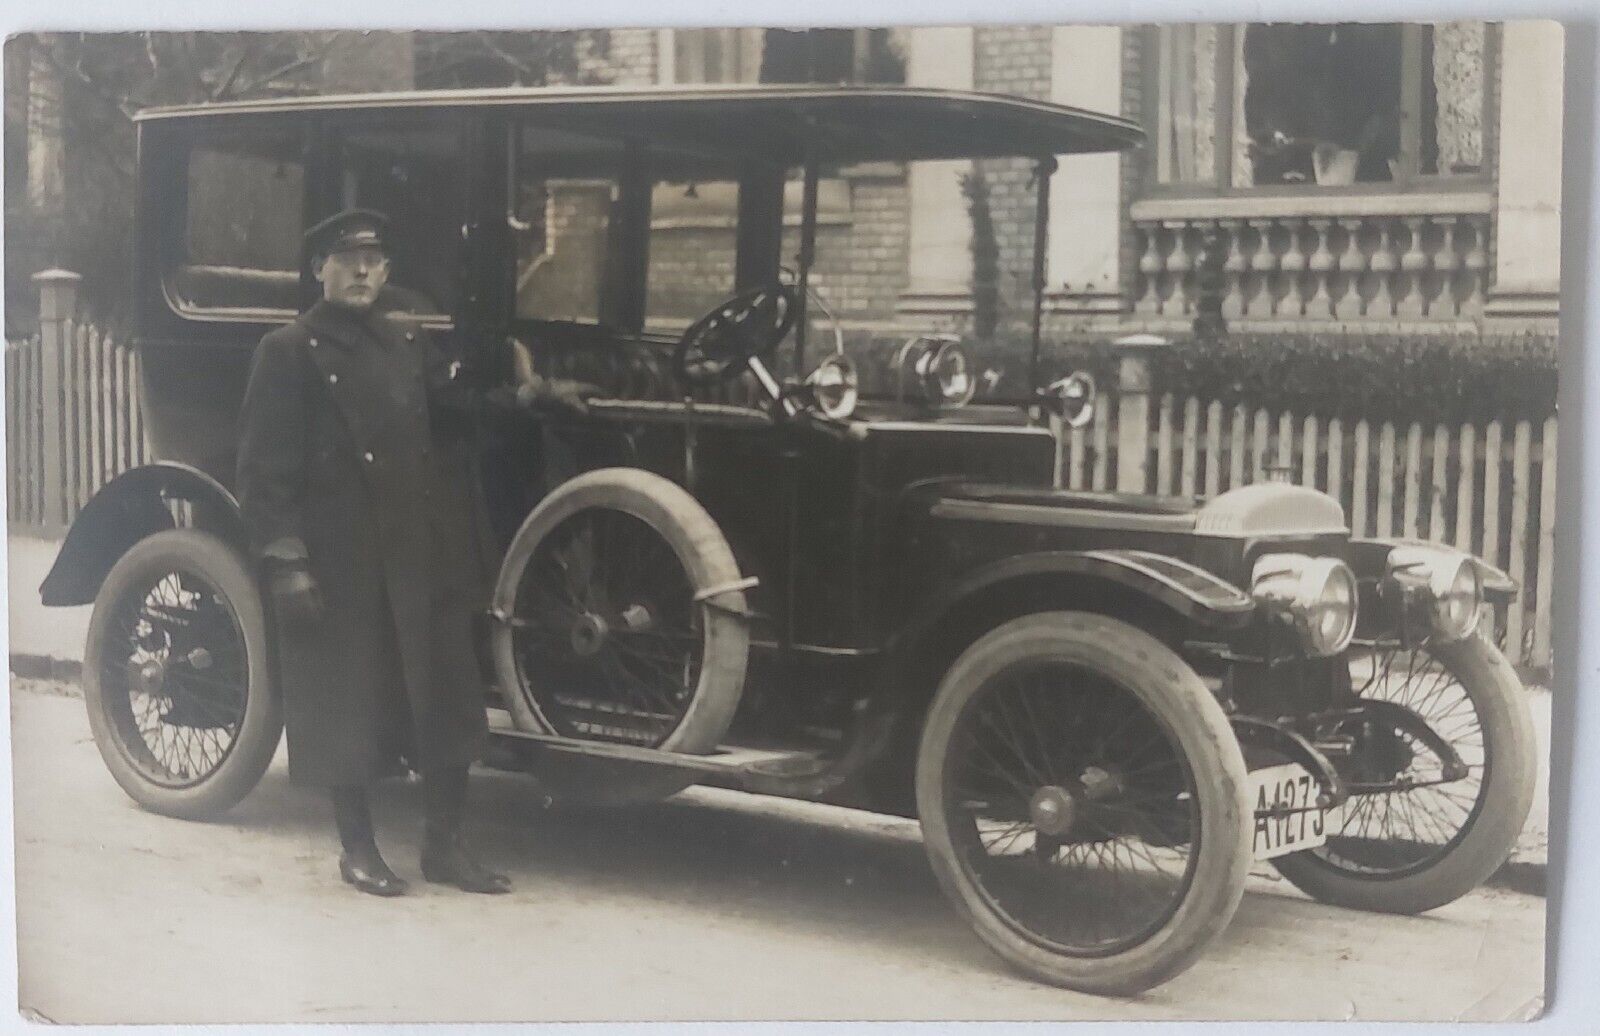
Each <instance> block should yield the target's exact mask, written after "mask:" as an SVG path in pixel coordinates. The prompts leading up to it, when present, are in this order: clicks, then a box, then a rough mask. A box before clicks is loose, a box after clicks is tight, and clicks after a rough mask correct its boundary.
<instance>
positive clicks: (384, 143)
mask: <svg viewBox="0 0 1600 1036" xmlns="http://www.w3.org/2000/svg"><path fill="white" fill-rule="evenodd" d="M465 147H466V144H465V139H464V134H463V132H462V131H461V128H460V127H459V126H450V125H446V124H442V123H435V122H431V121H430V122H426V123H421V124H416V125H405V126H389V127H377V128H360V129H351V130H349V131H348V132H346V133H344V134H342V135H341V136H340V137H339V140H338V149H337V152H338V163H339V164H338V170H339V173H338V175H339V181H338V182H339V207H340V208H351V207H359V208H366V209H375V210H377V211H378V212H382V213H383V214H384V215H386V216H388V217H389V227H388V230H387V232H386V235H385V237H386V242H387V245H388V250H389V257H390V267H389V286H388V288H387V289H386V291H385V298H384V304H386V305H388V306H390V307H391V308H394V309H397V310H401V311H404V312H409V313H414V314H417V315H418V316H447V315H448V314H450V313H452V312H454V310H455V308H456V303H457V301H458V297H459V295H460V276H461V270H462V268H463V262H462V260H463V256H462V249H463V247H464V243H463V240H462V233H461V227H462V222H463V218H462V213H463V211H464V197H465V187H466V185H465V180H464V177H463V175H462V167H461V158H462V155H463V154H465Z"/></svg>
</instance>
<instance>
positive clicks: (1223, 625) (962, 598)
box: [888, 550, 1255, 659]
mask: <svg viewBox="0 0 1600 1036" xmlns="http://www.w3.org/2000/svg"><path fill="white" fill-rule="evenodd" d="M1041 576H1043V577H1062V578H1067V579H1071V578H1087V579H1096V580H1104V581H1107V582H1111V583H1115V584H1117V585H1119V586H1123V587H1126V588H1128V589H1130V590H1132V591H1134V593H1136V594H1138V595H1139V596H1141V597H1143V598H1145V599H1147V600H1149V601H1151V602H1153V603H1155V604H1158V605H1161V606H1162V607H1164V608H1166V609H1168V610H1170V611H1171V612H1173V613H1175V614H1177V615H1179V616H1181V617H1182V618H1184V619H1186V620H1188V621H1191V622H1194V623H1197V624H1199V625H1202V626H1207V627H1212V628H1217V629H1237V628H1239V627H1242V626H1244V625H1246V624H1248V623H1249V621H1250V618H1251V616H1252V615H1253V614H1254V612H1255V601H1254V599H1253V598H1251V597H1250V595H1249V594H1248V593H1246V592H1245V591H1243V590H1241V589H1239V588H1238V587H1236V586H1234V585H1233V584H1232V583H1229V582H1227V581H1226V580H1223V579H1220V578H1218V577H1217V576H1215V575H1213V574H1212V573H1210V572H1208V571H1206V570H1205V569H1203V568H1200V567H1199V566H1197V565H1193V564H1190V563H1189V562H1187V561H1182V560H1179V559H1176V558H1171V557H1168V556H1166V555H1164V554H1155V553H1152V552H1150V551H1142V550H1082V551H1041V552H1038V553H1032V554H1021V555H1017V556H1015V557H1009V558H1005V559H1003V560H1001V561H997V562H994V563H991V564H988V565H984V566H983V567H981V568H978V569H975V570H973V571H972V572H969V573H967V574H966V575H964V576H963V577H961V578H960V579H958V580H956V581H955V582H954V583H952V584H950V585H949V586H948V587H946V588H944V590H943V591H941V592H940V593H938V594H936V595H934V596H933V597H932V598H931V599H930V600H929V601H928V602H926V603H925V604H924V605H923V606H922V607H921V608H919V609H918V610H917V612H916V613H915V614H914V615H913V616H912V618H911V620H910V621H909V622H908V623H906V625H905V626H904V627H902V628H901V630H900V631H899V632H898V633H897V634H896V635H895V637H894V638H893V639H892V641H891V643H890V645H889V649H888V654H889V656H890V657H891V658H894V657H895V656H896V655H900V656H901V658H902V659H903V658H904V656H905V654H906V653H908V652H914V651H915V650H916V648H917V646H918V645H920V644H921V643H922V641H923V638H924V637H925V636H926V635H927V634H928V633H930V632H931V631H933V630H935V629H937V628H938V627H939V624H940V623H941V622H942V621H943V620H944V619H945V618H946V617H947V616H949V615H950V614H952V612H954V611H955V610H956V609H958V608H959V607H961V605H962V604H963V603H964V602H968V601H972V600H973V599H974V598H976V597H978V596H979V595H981V594H983V593H985V592H986V591H990V590H996V589H999V588H1000V587H1002V586H1004V585H1005V584H1007V583H1020V582H1021V581H1024V580H1031V579H1037V578H1038V577H1041ZM1083 610H1085V611H1094V610H1095V607H1094V602H1093V601H1086V602H1085V605H1084V608H1083Z"/></svg>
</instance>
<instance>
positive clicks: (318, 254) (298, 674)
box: [238, 210, 581, 895]
mask: <svg viewBox="0 0 1600 1036" xmlns="http://www.w3.org/2000/svg"><path fill="white" fill-rule="evenodd" d="M386 223H387V220H386V219H385V218H384V217H383V216H382V215H380V214H378V213H374V212H370V211H363V210H347V211H345V212H342V213H340V214H338V215H336V216H334V217H331V218H330V219H328V220H325V221H323V222H322V223H320V224H318V225H317V226H315V227H312V228H311V230H309V231H307V235H306V236H307V241H308V254H309V255H310V256H311V264H312V272H313V274H314V275H315V277H316V279H317V280H318V281H319V282H320V283H321V285H322V296H323V297H322V298H321V299H320V300H319V301H318V302H317V303H316V304H315V305H313V306H312V307H311V308H310V309H309V310H308V311H307V312H305V313H304V314H302V315H301V316H300V317H299V318H298V319H296V320H295V321H294V322H292V323H290V324H288V325H286V326H285V327H282V328H280V329H278V330H275V331H273V332H271V333H269V334H268V335H266V337H264V338H263V339H262V340H261V344H260V346H259V347H258V348H257V351H256V354H255V359H254V363H253V366H252V369H251V373H250V382H249V386H248V388H247V390H246V393H245V400H244V406H243V410H242V412H241V415H240V424H241V427H240V439H239V443H240V445H239V467H238V487H239V499H240V504H241V507H242V510H243V514H244V520H245V524H246V526H247V528H248V529H249V532H250V536H251V540H252V546H253V548H254V551H255V552H256V554H257V555H258V556H259V557H260V559H261V561H262V564H263V566H264V574H265V581H266V586H267V587H268V589H269V591H270V597H271V600H272V607H273V613H274V616H275V618H276V620H277V630H278V632H277V644H278V647H279V659H278V661H279V668H278V679H279V684H280V688H281V691H282V695H283V701H284V718H285V726H286V730H287V734H288V741H289V772H290V777H291V779H293V780H294V781H295V782H297V783H304V784H311V785H317V786H321V787H325V788H328V789H330V792H331V796H332V799H333V804H334V814H335V819H336V822H337V825H338V829H339V836H340V840H341V843H342V845H343V850H344V851H343V854H342V856H341V857H340V867H339V869H340V874H341V876H342V877H343V878H344V880H345V881H347V882H349V883H350V884H352V885H355V886H356V887H358V888H360V889H361V890H362V891H365V892H371V893H373V894H376V895H399V894H401V893H402V892H404V891H405V888H406V884H405V882H404V881H402V880H401V879H400V878H399V877H398V876H396V875H395V874H394V872H393V871H392V870H390V868H389V867H388V865H387V864H386V863H385V862H384V860H383V857H382V856H381V855H379V853H378V849H377V845H376V841H375V838H374V836H373V830H372V820H371V812H370V810H369V808H368V803H367V787H368V785H370V784H371V783H372V782H373V781H375V780H377V779H379V778H381V777H385V776H390V775H395V774H399V773H403V772H405V771H406V770H407V769H408V768H409V769H413V770H415V771H417V772H420V773H421V774H422V777H423V784H424V800H425V804H426V806H425V808H426V827H425V837H424V844H423V849H422V872H423V876H424V877H425V878H426V879H427V880H429V881H436V882H444V883H448V884H453V885H456V886H458V887H460V888H463V889H466V890H468V891H472V892H504V891H506V890H507V889H508V888H509V884H508V882H507V880H506V879H505V877H504V876H502V875H499V874H495V873H493V872H491V871H490V870H488V869H487V868H485V867H483V866H482V865H481V864H479V863H478V862H477V861H476V860H475V859H474V858H473V857H472V856H471V854H469V853H468V851H467V849H466V847H465V845H464V843H463V840H462V815H463V809H464V800H465V794H466V783H467V768H468V766H469V764H470V763H471V762H472V761H473V760H474V759H475V758H476V757H477V755H478V753H479V751H480V749H481V748H482V746H483V744H484V741H485V737H486V729H485V716H484V697H483V681H482V676H481V672H480V669H479V665H478V661H477V658H476V655H475V651H474V645H473V638H472V621H473V620H472V615H473V612H474V611H475V610H478V609H481V608H482V606H483V604H484V603H485V602H484V600H483V599H482V589H483V583H482V580H481V572H482V568H481V565H482V564H483V556H482V554H481V553H480V550H479V548H480V543H481V541H480V540H479V539H478V537H477V536H476V531H475V527H474V511H473V497H472V488H473V487H472V486H471V485H470V484H469V478H468V472H470V471H471V470H472V465H471V463H470V457H469V451H470V443H468V442H467V441H466V437H464V436H451V435H449V434H447V432H448V431H449V428H450V426H451V425H452V424H455V425H457V426H459V425H461V423H462V418H463V416H464V415H465V414H466V413H468V412H470V411H471V410H472V408H473V407H474V406H475V405H478V404H481V403H482V400H481V399H475V398H474V394H473V392H472V391H470V390H468V388H467V387H466V385H465V384H464V381H465V379H463V378H458V377H457V372H458V371H459V369H460V365H459V364H455V363H448V362H446V359H445V357H444V356H443V355H442V354H441V353H440V352H439V351H438V350H436V348H435V347H434V344H433V343H432V342H431V341H430V339H429V336H428V335H427V333H426V332H425V330H424V329H423V328H422V327H421V326H420V325H418V324H416V323H414V322H412V321H409V320H406V319H404V318H402V317H400V316H398V315H396V314H394V313H393V312H391V311H390V310H388V309H387V307H386V305H385V304H384V300H385V298H386V297H388V296H386V292H385V283H386V281H387V279H388V257H387V255H386V254H385V252H384V247H383V231H384V228H385V225H386ZM524 388H526V386H524ZM573 388H574V386H573V384H572V383H566V384H565V385H554V384H549V383H547V384H546V385H545V386H544V390H545V391H548V392H552V393H555V394H557V395H559V394H561V393H562V392H571V391H572V390H573ZM518 398H519V399H520V400H521V401H522V402H524V403H527V402H529V400H530V394H529V393H527V392H522V393H519V394H518ZM575 405H581V404H575Z"/></svg>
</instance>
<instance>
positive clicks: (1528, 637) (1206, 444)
mask: <svg viewBox="0 0 1600 1036" xmlns="http://www.w3.org/2000/svg"><path fill="white" fill-rule="evenodd" d="M63 311H64V312H71V310H70V308H67V309H65V310H63ZM45 333H46V334H52V335H55V336H56V337H55V338H53V339H52V341H53V342H55V343H58V346H59V347H58V348H55V349H50V350H47V349H45V348H43V345H42V341H41V339H40V338H38V337H35V338H32V339H29V340H27V341H23V342H15V343H8V344H7V345H6V363H5V379H6V382H5V393H6V396H5V402H6V430H5V431H6V491H7V500H8V504H7V518H8V520H9V523H10V524H11V526H12V527H13V528H17V527H20V528H23V529H27V530H38V531H42V532H45V533H47V534H59V533H60V531H62V529H64V527H65V526H66V525H69V524H70V523H71V521H72V519H73V518H74V517H76V516H77V514H78V512H79V510H80V509H81V508H82V507H83V505H84V504H85V503H86V502H87V501H88V500H89V498H90V497H92V496H93V495H94V493H95V492H96V491H97V490H99V489H100V487H101V486H103V485H104V484H105V483H106V482H108V481H110V480H111V479H112V478H114V477H115V476H116V475H117V474H119V473H121V472H123V471H126V470H127V469H129V468H131V467H135V466H137V465H140V464H144V463H147V462H148V461H149V460H150V459H151V457H150V450H149V446H148V444H147V443H146V438H145V426H144V415H143V412H142V410H141V408H140V398H139V363H138V356H137V354H136V353H135V352H134V351H133V350H132V349H130V348H128V347H127V346H126V345H123V344H121V343H118V342H115V341H113V340H112V338H111V336H110V335H108V334H105V333H102V332H101V331H99V330H98V329H97V328H95V327H94V326H92V325H90V324H88V323H85V322H82V321H78V320H74V319H71V318H64V319H60V320H58V321H56V322H54V323H53V324H51V325H49V326H48V327H47V328H46V331H45ZM49 356H53V358H54V360H55V367H54V369H53V370H46V366H47V361H46V357H49ZM52 396H53V397H54V398H51V397H52ZM1151 404H1152V405H1151V406H1150V407H1149V421H1148V425H1149V426H1148V427H1147V428H1143V429H1139V428H1137V427H1133V428H1128V429H1119V428H1118V427H1117V425H1118V417H1117V415H1118V412H1119V400H1118V396H1117V394H1116V392H1115V391H1113V392H1108V393H1106V394H1105V395H1104V396H1103V397H1102V400H1101V402H1100V404H1099V405H1098V406H1097V407H1096V410H1095V416H1094V419H1093V421H1092V422H1091V423H1090V424H1089V425H1088V426H1087V427H1085V428H1080V429H1074V430H1071V431H1068V432H1065V433H1064V434H1063V435H1062V436H1061V451H1060V452H1061V470H1060V481H1061V484H1062V485H1064V486H1067V487H1069V488H1073V489H1098V490H1106V489H1117V488H1123V489H1132V490H1135V491H1139V490H1142V491H1143V492H1147V493H1154V494H1157V495H1182V496H1202V497H1210V496H1215V495H1217V494H1218V493H1221V492H1224V491H1226V490H1228V489H1232V488H1234V487H1236V486H1242V485H1247V484H1249V483H1251V482H1257V481H1260V480H1262V479H1264V478H1266V477H1268V473H1269V471H1271V470H1272V469H1279V470H1280V471H1281V472H1283V473H1285V474H1287V475H1288V477H1290V478H1292V479H1293V480H1294V481H1297V482H1299V483H1300V484H1302V485H1306V486H1311V487H1314V488H1316V489H1319V490H1322V491H1324V492H1327V493H1329V494H1331V495H1332V496H1334V497H1335V498H1336V499H1338V500H1339V502H1340V503H1341V504H1342V505H1343V506H1344V509H1345V514H1346V516H1347V517H1348V518H1349V520H1350V526H1351V529H1352V531H1353V532H1354V533H1355V534H1356V535H1358V536H1408V537H1420V538H1424V539H1431V540H1436V541H1438V542H1441V543H1449V544H1453V545H1455V546H1457V547H1459V548H1462V549H1464V550H1470V551H1473V552H1474V553H1476V554H1478V555H1479V556H1481V557H1483V558H1485V559H1486V560H1488V561H1489V562H1490V563H1491V564H1494V565H1497V566H1499V567H1501V568H1503V569H1505V570H1506V571H1507V572H1508V573H1509V574H1510V576H1511V578H1513V579H1515V580H1516V581H1517V583H1518V584H1519V585H1520V586H1521V587H1522V594H1521V596H1520V597H1519V599H1518V601H1517V603H1516V604H1514V605H1513V606H1512V607H1511V608H1510V609H1509V610H1508V611H1507V613H1506V614H1505V615H1504V616H1501V617H1500V619H1499V623H1500V627H1499V631H1498V632H1499V633H1500V634H1501V638H1502V643H1503V644H1504V645H1505V646H1506V648H1507V653H1508V655H1509V656H1510V657H1511V658H1512V660H1513V661H1514V662H1518V663H1520V664H1523V665H1526V666H1530V667H1533V668H1540V669H1548V668H1549V666H1550V663H1551V644H1550V631H1551V590H1552V586H1553V582H1554V566H1555V558H1554V545H1555V510H1556V508H1555V492H1556V450H1557V439H1556V435H1557V421H1556V418H1554V417H1551V418H1550V419H1548V420H1546V421H1543V422H1540V423H1533V422H1529V421H1526V420H1523V421H1514V422H1506V421H1498V420H1492V421H1484V422H1482V423H1475V424H1464V425H1460V426H1453V427H1449V426H1445V425H1433V426H1424V425H1422V424H1419V423H1411V424H1405V425H1397V424H1395V423H1392V422H1387V421H1385V422H1373V421H1367V420H1356V421H1349V420H1342V419H1340V418H1332V419H1323V418H1321V417H1319V416H1317V415H1297V414H1294V413H1290V412H1283V411H1279V412H1273V411H1269V410H1268V409H1264V408H1246V407H1244V406H1224V405H1223V404H1221V403H1219V402H1215V401H1207V400H1202V399H1196V398H1185V397H1180V396H1176V395H1173V394H1170V393H1168V394H1166V395H1161V396H1158V397H1155V398H1154V399H1153V400H1152V401H1151ZM1140 431H1142V433H1143V434H1142V435H1137V434H1126V433H1130V432H1140ZM1140 449H1143V450H1144V451H1145V453H1146V457H1145V459H1146V461H1147V463H1145V464H1144V465H1142V471H1143V475H1142V478H1143V481H1144V484H1143V485H1142V486H1140V485H1138V484H1137V483H1138V479H1137V478H1136V479H1135V481H1134V484H1133V485H1125V486H1120V487H1119V486H1118V481H1119V478H1121V477H1124V476H1121V475H1120V474H1119V468H1120V467H1122V465H1120V464H1119V460H1120V458H1119V456H1118V454H1119V452H1120V451H1128V450H1132V451H1135V452H1137V451H1138V450H1140ZM51 472H54V474H47V473H51Z"/></svg>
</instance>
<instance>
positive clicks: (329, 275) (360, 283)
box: [311, 245, 389, 309]
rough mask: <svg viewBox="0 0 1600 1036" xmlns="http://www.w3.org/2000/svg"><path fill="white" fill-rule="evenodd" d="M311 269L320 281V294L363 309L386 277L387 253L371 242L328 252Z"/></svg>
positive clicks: (370, 303)
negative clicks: (370, 243)
mask: <svg viewBox="0 0 1600 1036" xmlns="http://www.w3.org/2000/svg"><path fill="white" fill-rule="evenodd" d="M311 273H312V275H313V276H315V277H316V278H317V280H319V281H321V282H322V297H323V298H325V299H327V300H328V301H329V302H337V303H339V304H341V305H345V306H349V307H351V308H352V309H366V308H368V307H369V306H371V305H372V303H373V301H374V300H376V299H377V297H378V292H379V291H381V290H383V286H384V284H385V283H387V282H388V280H389V257H388V256H386V255H384V254H383V249H381V248H376V247H373V246H370V245H368V246H363V247H361V248H346V249H341V250H339V251H337V252H330V253H329V254H328V255H326V256H324V257H323V258H322V259H321V260H319V261H318V262H316V263H314V264H313V265H312V268H311Z"/></svg>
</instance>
